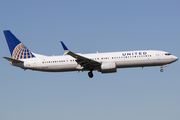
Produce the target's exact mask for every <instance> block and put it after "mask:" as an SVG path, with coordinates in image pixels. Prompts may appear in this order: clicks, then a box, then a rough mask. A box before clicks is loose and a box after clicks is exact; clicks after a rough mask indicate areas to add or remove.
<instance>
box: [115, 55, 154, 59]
mask: <svg viewBox="0 0 180 120" xmlns="http://www.w3.org/2000/svg"><path fill="white" fill-rule="evenodd" d="M136 57H151V55H141V56H138V55H137V56H121V57H112V59H120V58H136Z"/></svg>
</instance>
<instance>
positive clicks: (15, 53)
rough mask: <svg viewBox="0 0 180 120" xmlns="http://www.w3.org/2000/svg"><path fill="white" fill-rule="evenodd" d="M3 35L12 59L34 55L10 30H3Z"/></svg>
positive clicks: (32, 56)
mask: <svg viewBox="0 0 180 120" xmlns="http://www.w3.org/2000/svg"><path fill="white" fill-rule="evenodd" d="M4 35H5V38H6V41H7V44H8V47H9V50H10V53H11V57H12V58H13V59H17V60H18V59H28V58H34V57H35V56H34V55H33V54H32V53H31V52H30V51H29V50H28V49H27V47H26V46H25V45H24V44H23V43H21V42H20V41H19V40H18V39H17V38H16V37H15V36H14V35H13V34H12V33H11V31H10V30H4Z"/></svg>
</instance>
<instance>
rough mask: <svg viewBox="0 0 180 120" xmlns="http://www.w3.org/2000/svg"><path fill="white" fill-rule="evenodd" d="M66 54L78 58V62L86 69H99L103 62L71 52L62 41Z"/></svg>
mask: <svg viewBox="0 0 180 120" xmlns="http://www.w3.org/2000/svg"><path fill="white" fill-rule="evenodd" d="M61 44H62V46H63V49H64V51H65V54H68V55H70V56H72V57H73V58H75V59H76V62H77V63H78V64H80V65H81V67H83V68H84V69H99V68H100V65H101V63H100V62H98V61H95V60H92V59H90V58H87V57H84V56H81V55H78V54H75V53H73V52H71V51H70V50H69V49H68V48H67V47H66V46H65V44H64V43H63V42H62V41H61Z"/></svg>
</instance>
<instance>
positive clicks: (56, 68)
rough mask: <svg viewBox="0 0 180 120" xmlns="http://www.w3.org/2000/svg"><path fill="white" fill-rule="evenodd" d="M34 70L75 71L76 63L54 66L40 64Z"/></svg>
mask: <svg viewBox="0 0 180 120" xmlns="http://www.w3.org/2000/svg"><path fill="white" fill-rule="evenodd" d="M36 70H39V71H47V72H66V71H75V70H76V65H54V66H43V67H42V66H41V67H37V68H36Z"/></svg>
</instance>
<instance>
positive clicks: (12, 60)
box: [3, 57, 23, 63]
mask: <svg viewBox="0 0 180 120" xmlns="http://www.w3.org/2000/svg"><path fill="white" fill-rule="evenodd" d="M3 58H4V59H6V60H8V61H9V62H11V63H12V62H15V63H23V61H21V60H16V59H12V58H8V57H3Z"/></svg>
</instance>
